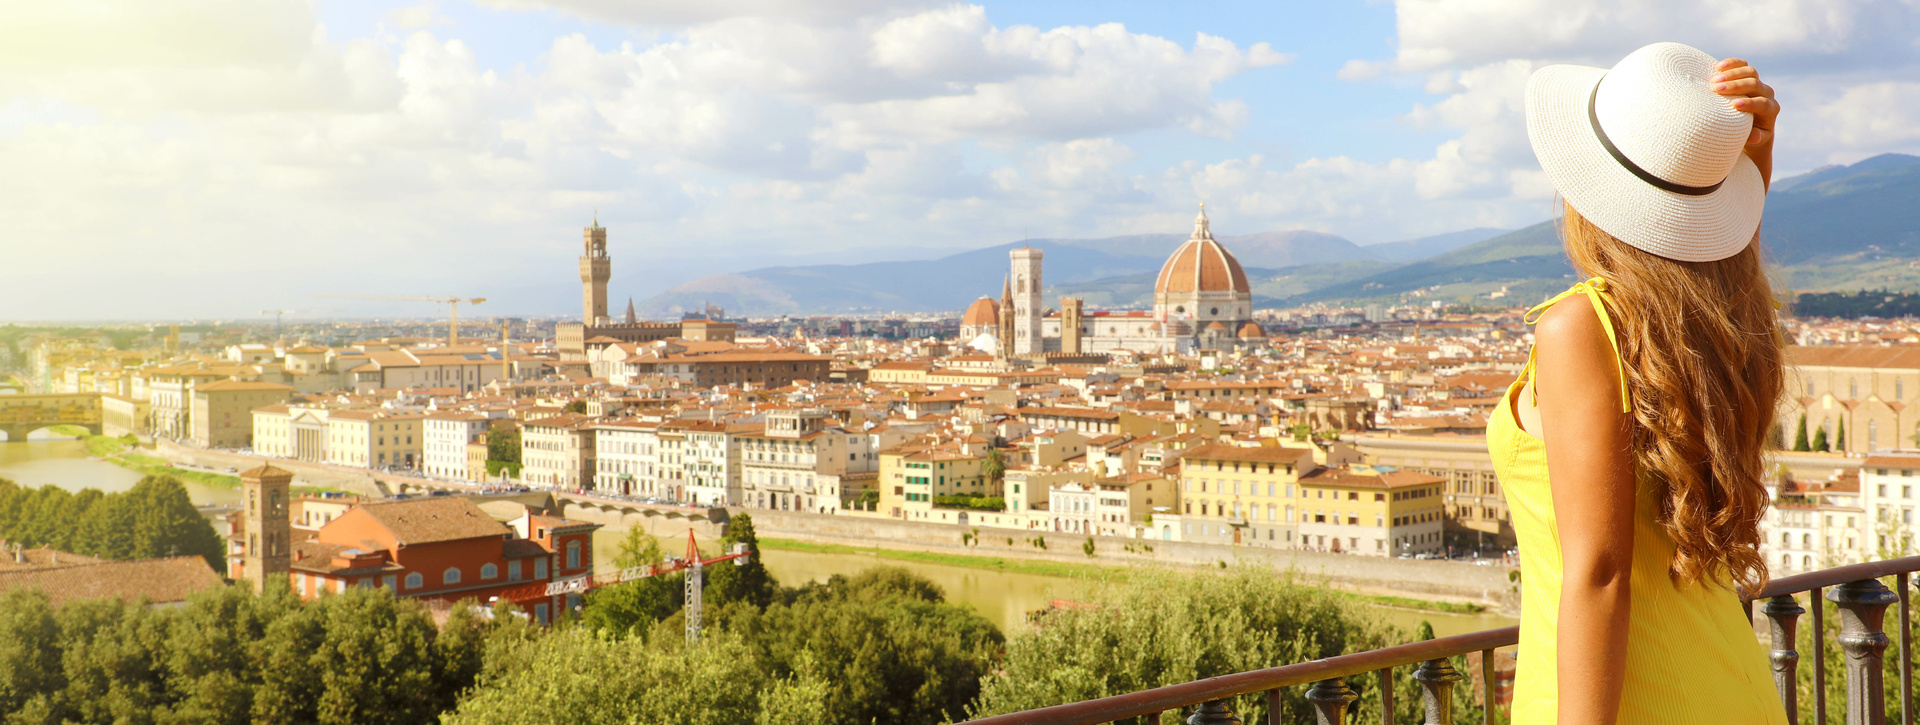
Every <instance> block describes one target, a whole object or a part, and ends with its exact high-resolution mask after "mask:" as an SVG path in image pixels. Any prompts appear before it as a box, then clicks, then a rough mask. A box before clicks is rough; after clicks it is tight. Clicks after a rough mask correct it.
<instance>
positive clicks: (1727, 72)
mask: <svg viewBox="0 0 1920 725" xmlns="http://www.w3.org/2000/svg"><path fill="white" fill-rule="evenodd" d="M1716 70H1718V71H1719V72H1718V73H1717V74H1715V75H1714V76H1713V77H1712V78H1709V79H1708V82H1710V83H1712V84H1713V92H1714V93H1718V94H1720V95H1723V96H1729V97H1732V98H1733V108H1734V110H1736V111H1740V112H1742V113H1751V114H1753V133H1752V134H1749V135H1748V136H1747V158H1750V159H1753V165H1754V166H1758V167H1760V178H1761V179H1763V180H1765V181H1766V182H1767V183H1768V184H1771V183H1772V182H1773V122H1774V120H1775V119H1777V118H1779V117H1780V101H1779V100H1777V99H1775V98H1774V95H1773V86H1769V85H1767V84H1765V83H1761V82H1760V71H1757V70H1754V68H1753V66H1751V65H1747V61H1745V60H1743V59H1740V58H1728V59H1726V60H1723V61H1720V65H1718V66H1717V67H1716Z"/></svg>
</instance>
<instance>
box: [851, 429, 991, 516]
mask: <svg viewBox="0 0 1920 725" xmlns="http://www.w3.org/2000/svg"><path fill="white" fill-rule="evenodd" d="M986 462H987V452H986V450H985V447H984V446H973V445H963V444H961V443H960V442H957V441H956V442H949V443H945V444H941V445H937V446H920V447H912V446H901V447H896V448H891V449H888V450H884V451H881V452H880V507H879V508H880V510H881V511H884V512H886V513H887V515H889V516H893V517H896V518H904V519H909V520H914V521H944V522H947V523H958V517H957V516H956V513H957V511H955V510H946V509H943V510H941V511H936V510H935V509H934V505H933V504H934V499H935V498H936V497H939V496H992V495H996V494H999V493H1000V491H998V490H995V491H991V492H989V491H988V488H987V486H988V483H989V481H988V480H987V477H986V475H985V474H984V468H985V464H986Z"/></svg>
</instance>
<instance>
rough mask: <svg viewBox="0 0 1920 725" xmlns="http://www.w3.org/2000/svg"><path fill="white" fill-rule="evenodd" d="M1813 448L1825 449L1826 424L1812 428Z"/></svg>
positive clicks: (1817, 449)
mask: <svg viewBox="0 0 1920 725" xmlns="http://www.w3.org/2000/svg"><path fill="white" fill-rule="evenodd" d="M1813 449H1814V450H1816V451H1822V452H1824V451H1826V450H1827V427H1826V426H1820V427H1819V428H1815V429H1814V430H1813Z"/></svg>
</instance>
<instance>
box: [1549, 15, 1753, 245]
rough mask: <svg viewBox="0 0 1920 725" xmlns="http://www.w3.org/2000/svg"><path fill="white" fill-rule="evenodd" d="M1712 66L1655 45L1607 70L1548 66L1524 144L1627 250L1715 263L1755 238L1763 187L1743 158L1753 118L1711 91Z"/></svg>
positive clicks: (1698, 55)
mask: <svg viewBox="0 0 1920 725" xmlns="http://www.w3.org/2000/svg"><path fill="white" fill-rule="evenodd" d="M1716 63H1717V61H1716V60H1715V59H1714V58H1713V56H1710V55H1707V54H1706V53H1703V52H1701V51H1699V50H1698V49H1695V48H1693V47H1690V46H1686V45H1682V44H1680V43H1655V44H1653V45H1649V46H1647V47H1644V48H1641V49H1639V50H1636V51H1634V52H1633V53H1632V54H1629V55H1628V56H1627V57H1626V58H1623V59H1621V60H1620V62H1619V63H1618V64H1616V65H1615V66H1614V67H1613V69H1612V70H1607V69H1603V68H1589V67H1586V66H1578V65H1552V66H1547V67H1545V68H1541V69H1540V70H1537V71H1534V73H1533V77H1532V78H1530V79H1528V81H1527V101H1526V102H1527V138H1528V140H1530V141H1532V142H1533V153H1534V155H1535V156H1538V157H1540V166H1541V168H1543V169H1545V170H1546V172H1547V178H1549V179H1551V180H1552V181H1553V185H1554V187H1555V188H1557V189H1559V190H1560V195H1561V196H1562V197H1563V198H1565V199H1566V202H1567V205H1568V206H1571V207H1573V208H1574V209H1575V210H1576V211H1578V212H1580V215H1581V216H1582V217H1585V218H1586V219H1587V220H1588V221H1591V222H1593V224H1594V225H1595V226H1597V227H1599V228H1600V230H1601V231H1604V232H1606V233H1608V234H1611V235H1613V236H1614V237H1615V238H1617V239H1619V240H1620V241H1622V242H1626V243H1627V244H1631V245H1633V246H1635V247H1639V248H1640V249H1643V250H1646V251H1648V252H1652V253H1654V254H1657V255H1660V256H1662V257H1667V258H1669V259H1677V260H1680V261H1683V262H1711V261H1713V260H1717V259H1725V258H1727V257H1731V256H1733V255H1734V254H1737V253H1739V252H1740V250H1742V249H1745V248H1746V246H1747V244H1748V243H1749V242H1751V241H1752V240H1753V238H1754V232H1755V231H1756V230H1758V229H1759V228H1760V211H1761V209H1763V208H1764V207H1765V205H1766V200H1767V190H1766V185H1765V184H1764V183H1762V182H1761V180H1760V169H1759V168H1758V167H1756V166H1754V165H1753V161H1752V160H1750V159H1748V158H1747V156H1746V154H1744V153H1742V152H1741V150H1742V149H1743V148H1744V147H1745V146H1746V142H1747V135H1748V134H1749V133H1751V132H1752V130H1753V117H1752V116H1751V115H1749V114H1746V113H1741V112H1740V111H1736V110H1734V108H1733V105H1732V103H1731V99H1730V98H1728V97H1726V96H1722V95H1719V94H1717V93H1714V92H1713V88H1712V84H1711V83H1709V82H1708V80H1707V79H1708V78H1710V77H1712V76H1713V74H1714V73H1716V72H1717V71H1716V70H1715V68H1714V66H1715V64H1716Z"/></svg>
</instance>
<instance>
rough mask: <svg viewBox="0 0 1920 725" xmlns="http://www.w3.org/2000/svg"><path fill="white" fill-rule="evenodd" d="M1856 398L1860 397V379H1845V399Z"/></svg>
mask: <svg viewBox="0 0 1920 725" xmlns="http://www.w3.org/2000/svg"><path fill="white" fill-rule="evenodd" d="M1858 397H1860V379H1859V378H1847V399H1849V400H1852V399H1854V398H1858Z"/></svg>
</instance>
